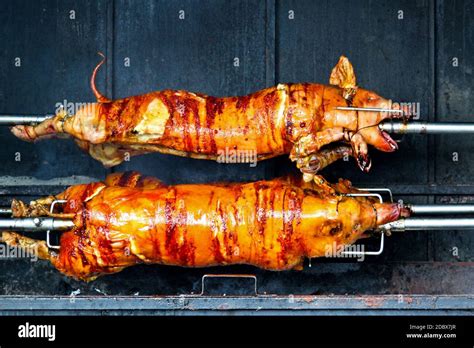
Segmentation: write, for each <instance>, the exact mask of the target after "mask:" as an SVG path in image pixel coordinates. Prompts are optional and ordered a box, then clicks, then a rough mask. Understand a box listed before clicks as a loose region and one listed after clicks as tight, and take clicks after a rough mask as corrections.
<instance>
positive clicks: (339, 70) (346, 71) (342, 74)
mask: <svg viewBox="0 0 474 348" xmlns="http://www.w3.org/2000/svg"><path fill="white" fill-rule="evenodd" d="M329 83H330V84H331V85H334V86H338V87H340V88H343V89H345V90H354V89H355V88H356V87H357V85H356V77H355V74H354V68H353V67H352V64H351V62H349V59H347V57H344V56H341V57H340V58H339V62H337V64H336V66H335V67H334V68H333V69H332V72H331V76H330V77H329Z"/></svg>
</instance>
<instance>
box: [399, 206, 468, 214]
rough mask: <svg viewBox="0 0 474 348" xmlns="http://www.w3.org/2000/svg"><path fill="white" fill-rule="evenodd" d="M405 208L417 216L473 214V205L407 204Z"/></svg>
mask: <svg viewBox="0 0 474 348" xmlns="http://www.w3.org/2000/svg"><path fill="white" fill-rule="evenodd" d="M405 207H406V208H407V209H409V210H410V211H411V213H412V214H419V215H449V214H474V204H407V205H405Z"/></svg>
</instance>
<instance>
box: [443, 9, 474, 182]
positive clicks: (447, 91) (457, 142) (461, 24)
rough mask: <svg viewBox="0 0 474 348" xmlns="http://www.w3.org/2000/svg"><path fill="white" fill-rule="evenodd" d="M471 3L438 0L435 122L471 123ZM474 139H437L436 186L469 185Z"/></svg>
mask: <svg viewBox="0 0 474 348" xmlns="http://www.w3.org/2000/svg"><path fill="white" fill-rule="evenodd" d="M473 21H474V2H472V1H469V0H466V1H462V0H452V1H439V2H438V11H437V23H438V25H437V29H438V30H437V41H436V42H437V63H436V74H437V76H436V77H437V104H436V106H437V120H438V121H441V122H443V121H444V122H461V121H464V122H474V100H473V98H472V94H473V92H474V89H473V86H474V75H473V70H474V25H473ZM473 149H474V137H472V135H459V136H455V137H454V136H450V135H446V136H440V137H439V139H438V141H437V146H436V154H437V156H436V179H437V182H439V183H467V184H469V183H472V182H473V175H474V167H473V165H472V163H474V151H473Z"/></svg>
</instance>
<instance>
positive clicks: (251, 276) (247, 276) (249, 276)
mask: <svg viewBox="0 0 474 348" xmlns="http://www.w3.org/2000/svg"><path fill="white" fill-rule="evenodd" d="M209 278H238V279H242V278H244V279H253V281H254V294H255V296H258V287H257V276H256V275H254V274H205V275H203V276H202V278H201V293H200V294H199V296H204V293H205V292H206V279H209ZM223 296H226V294H224V295H223Z"/></svg>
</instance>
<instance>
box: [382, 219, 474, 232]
mask: <svg viewBox="0 0 474 348" xmlns="http://www.w3.org/2000/svg"><path fill="white" fill-rule="evenodd" d="M379 229H380V230H383V231H390V232H404V231H439V230H471V229H474V219H472V218H455V219H446V218H445V219H436V218H406V219H400V220H397V221H394V222H389V223H388V224H385V225H382V226H380V227H379Z"/></svg>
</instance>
